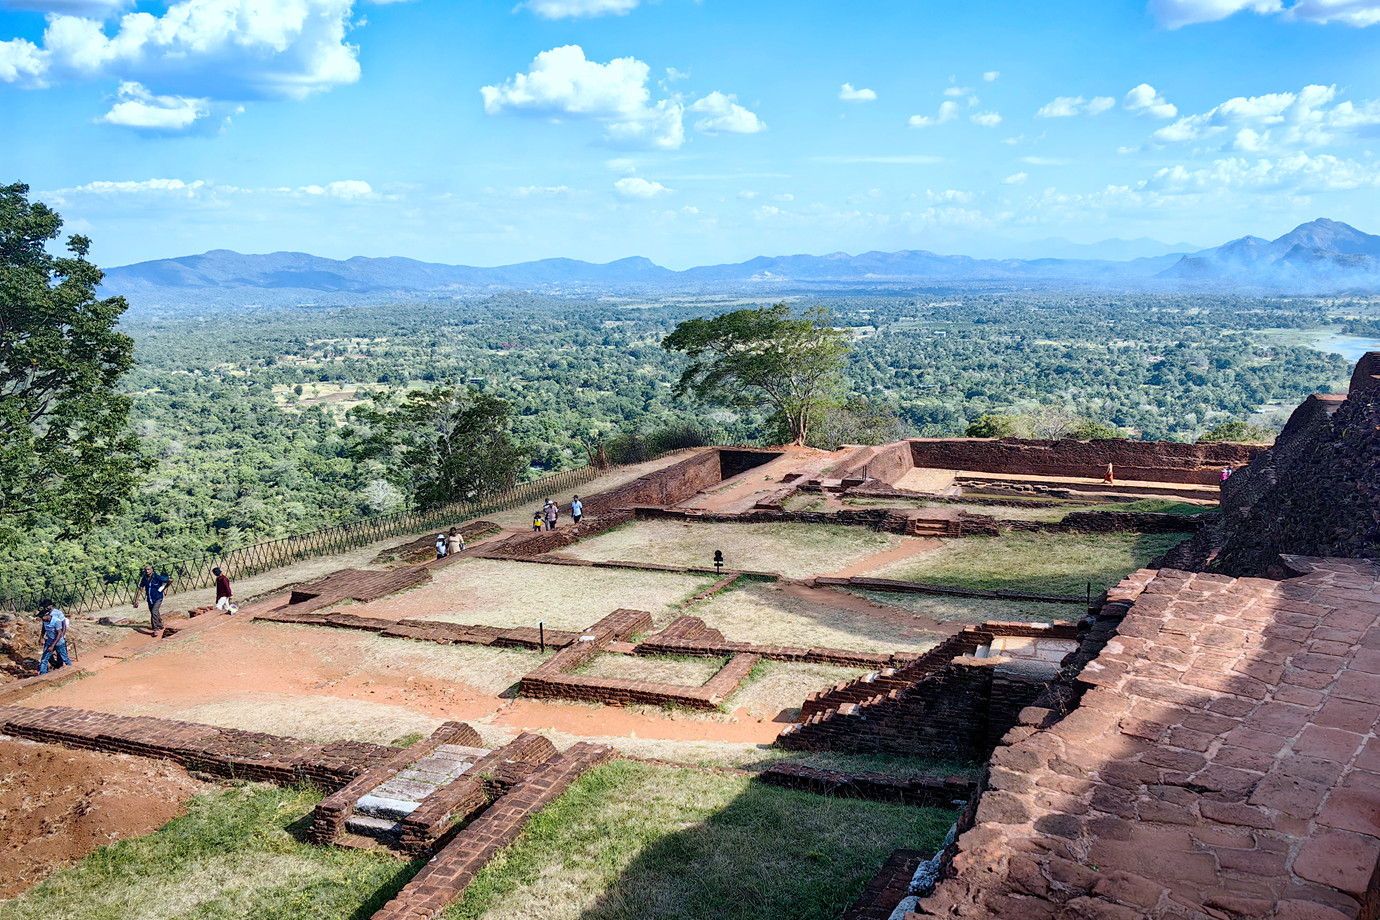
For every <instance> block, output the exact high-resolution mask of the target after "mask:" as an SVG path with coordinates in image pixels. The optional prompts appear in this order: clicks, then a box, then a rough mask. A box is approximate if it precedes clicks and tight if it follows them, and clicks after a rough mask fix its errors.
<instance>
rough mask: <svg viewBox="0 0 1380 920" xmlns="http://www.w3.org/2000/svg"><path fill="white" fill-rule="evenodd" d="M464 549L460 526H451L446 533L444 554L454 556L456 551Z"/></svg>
mask: <svg viewBox="0 0 1380 920" xmlns="http://www.w3.org/2000/svg"><path fill="white" fill-rule="evenodd" d="M464 549H465V538H464V537H462V536H461V535H460V528H458V527H452V528H451V529H450V533H448V534H446V555H447V556H454V555H455V554H456V553H459V552H463V551H464Z"/></svg>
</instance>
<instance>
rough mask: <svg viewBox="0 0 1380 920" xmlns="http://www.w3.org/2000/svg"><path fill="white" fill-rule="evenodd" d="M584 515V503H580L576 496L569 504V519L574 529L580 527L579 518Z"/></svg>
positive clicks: (578, 497)
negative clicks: (573, 524) (573, 523)
mask: <svg viewBox="0 0 1380 920" xmlns="http://www.w3.org/2000/svg"><path fill="white" fill-rule="evenodd" d="M584 513H585V506H584V503H583V502H581V501H580V496H578V495H577V496H575V498H574V500H573V501H571V503H570V519H571V520H572V521H574V522H575V526H576V527H579V526H580V518H581V517H583V516H584Z"/></svg>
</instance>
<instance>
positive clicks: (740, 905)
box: [444, 761, 954, 920]
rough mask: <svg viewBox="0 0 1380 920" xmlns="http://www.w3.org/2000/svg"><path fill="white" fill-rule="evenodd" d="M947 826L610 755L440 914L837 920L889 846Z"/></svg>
mask: <svg viewBox="0 0 1380 920" xmlns="http://www.w3.org/2000/svg"><path fill="white" fill-rule="evenodd" d="M953 818H954V813H953V812H950V811H945V810H941V809H929V808H906V807H903V806H896V805H886V804H881V803H878V802H861V801H857V800H848V799H827V798H823V797H820V796H812V795H808V794H806V793H801V792H793V791H790V790H785V789H778V788H775V787H771V786H765V785H762V784H760V783H754V782H752V781H751V780H750V779H749V778H748V777H746V776H742V775H724V774H722V773H716V772H705V771H699V770H693V769H681V768H673V767H663V766H656V765H651V764H638V763H630V762H627V761H618V762H615V763H612V764H606V765H604V766H601V767H597V768H595V769H594V770H591V771H590V772H589V773H587V774H585V776H583V777H582V778H581V779H580V780H579V781H578V782H576V783H575V784H574V785H573V786H572V787H571V789H570V790H569V791H568V792H567V793H566V794H565V795H564V796H562V797H561V798H560V800H558V801H557V802H556V803H554V804H553V805H551V806H548V807H547V808H546V809H545V810H543V811H542V812H541V813H540V814H538V815H537V816H536V817H535V818H533V819H532V821H531V822H530V823H529V824H528V826H527V832H526V834H525V835H524V837H523V838H522V839H521V840H519V841H518V842H517V843H516V844H515V845H513V846H512V847H510V848H508V849H507V850H505V851H503V852H502V853H500V854H499V855H498V856H497V857H496V858H495V859H494V860H493V861H491V862H490V863H489V864H488V865H487V866H485V867H484V869H483V870H482V871H481V872H480V874H479V876H478V877H477V878H476V879H475V881H474V882H473V883H472V884H471V885H470V887H469V888H468V889H467V890H466V892H465V895H464V897H463V899H462V900H461V901H459V902H458V903H456V904H454V905H452V906H451V908H450V909H449V910H448V911H446V913H445V915H444V916H445V917H446V918H448V920H462V918H466V920H468V918H481V917H482V918H484V920H509V918H512V920H519V918H521V920H527V918H530V917H542V918H545V920H575V918H581V920H644V918H648V917H656V918H658V920H702V918H706V917H715V918H722V920H757V918H761V920H768V918H770V920H776V918H779V917H792V918H799V920H834V918H836V917H838V916H840V915H841V914H842V913H843V911H844V910H845V909H846V908H847V907H848V906H849V904H851V903H852V902H853V901H854V900H855V899H856V898H857V896H858V894H859V893H861V891H862V889H863V887H864V886H865V885H866V884H867V882H868V880H869V879H870V878H871V876H872V875H873V874H874V873H875V872H876V871H877V867H878V866H879V865H880V864H881V862H882V861H883V860H884V859H885V858H886V857H887V856H888V855H889V854H890V853H891V851H892V850H894V849H896V848H897V847H903V846H904V847H917V848H925V847H937V846H938V845H939V844H940V843H941V842H942V840H943V836H944V834H945V832H946V831H947V830H948V827H949V824H950V823H951V822H952V820H953ZM783 829H789V833H783Z"/></svg>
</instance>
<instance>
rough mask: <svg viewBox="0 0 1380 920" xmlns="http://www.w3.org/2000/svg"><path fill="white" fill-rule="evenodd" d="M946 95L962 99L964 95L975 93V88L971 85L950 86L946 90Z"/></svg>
mask: <svg viewBox="0 0 1380 920" xmlns="http://www.w3.org/2000/svg"><path fill="white" fill-rule="evenodd" d="M944 95H946V96H948V97H950V98H951V99H962V98H963V97H964V96H971V95H973V88H972V87H971V86H950V87H948V88H947V89H945V90H944Z"/></svg>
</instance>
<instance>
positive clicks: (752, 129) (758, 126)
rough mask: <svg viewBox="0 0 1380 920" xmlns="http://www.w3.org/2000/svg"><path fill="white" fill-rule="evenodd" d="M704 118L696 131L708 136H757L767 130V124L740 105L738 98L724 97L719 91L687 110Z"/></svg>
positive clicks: (696, 126) (698, 122)
mask: <svg viewBox="0 0 1380 920" xmlns="http://www.w3.org/2000/svg"><path fill="white" fill-rule="evenodd" d="M687 111H690V112H694V113H695V114H697V115H703V116H704V117H703V118H701V119H699V120H698V121H696V122H695V129H696V130H697V131H703V132H705V133H706V134H718V133H720V132H727V133H729V134H756V133H757V132H758V131H765V130H767V126H766V123H765V122H763V121H762V119H760V118H758V117H757V115H756V114H755V113H753V112H751V111H749V110H748V109H746V108H744V107H743V106H741V105H739V104H738V97H737V96H732V95H724V94H723V93H721V92H718V91H717V90H716V91H714V92H712V93H710V94H709V95H708V96H705V97H704V98H703V99H700V100H699V101H697V102H694V103H692V104H691V105H690V108H689V109H688V110H687Z"/></svg>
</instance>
